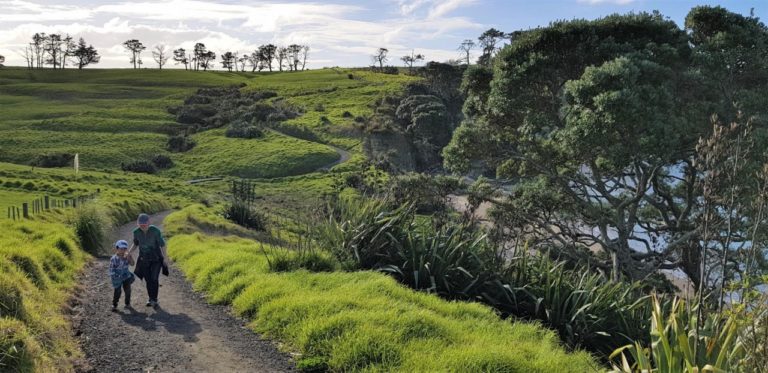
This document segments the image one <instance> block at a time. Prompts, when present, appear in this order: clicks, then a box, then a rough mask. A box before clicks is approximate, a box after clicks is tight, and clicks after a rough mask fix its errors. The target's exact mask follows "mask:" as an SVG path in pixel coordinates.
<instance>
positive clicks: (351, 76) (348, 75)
mask: <svg viewBox="0 0 768 373" xmlns="http://www.w3.org/2000/svg"><path fill="white" fill-rule="evenodd" d="M347 79H355V75H354V74H347Z"/></svg>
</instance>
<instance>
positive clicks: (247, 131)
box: [224, 121, 264, 139]
mask: <svg viewBox="0 0 768 373" xmlns="http://www.w3.org/2000/svg"><path fill="white" fill-rule="evenodd" d="M224 135H225V136H227V137H232V138H241V139H257V138H261V137H264V131H262V130H261V128H260V126H258V125H255V124H249V123H247V122H242V121H237V122H233V123H232V124H230V125H229V127H227V131H226V132H225V133H224Z"/></svg>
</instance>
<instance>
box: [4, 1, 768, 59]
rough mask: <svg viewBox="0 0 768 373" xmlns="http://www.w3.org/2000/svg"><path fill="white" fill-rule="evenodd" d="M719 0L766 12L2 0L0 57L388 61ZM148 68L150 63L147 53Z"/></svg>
mask: <svg viewBox="0 0 768 373" xmlns="http://www.w3.org/2000/svg"><path fill="white" fill-rule="evenodd" d="M703 4H709V5H722V6H724V7H726V8H728V9H730V10H732V11H735V12H739V13H742V14H748V13H749V11H750V8H755V15H757V16H758V17H760V18H761V19H765V18H766V17H768V1H765V0H762V1H761V0H731V1H719V2H716V1H686V0H667V1H662V0H655V1H654V0H532V1H522V0H506V1H505V0H378V1H351V0H330V1H313V0H307V1H280V0H272V1H236V0H217V1H208V0H170V1H151V0H139V1H132V2H127V1H99V2H94V1H90V2H89V1H73V0H62V1H48V0H0V55H4V56H6V64H8V65H23V64H24V60H23V59H22V57H21V56H20V53H19V51H20V50H21V49H23V48H24V46H25V43H27V42H28V40H29V38H30V37H31V35H32V34H34V33H35V32H37V31H44V32H47V33H51V32H59V33H69V34H71V35H73V36H75V37H83V38H85V40H86V41H87V42H89V43H91V44H93V45H94V46H95V47H96V48H97V49H99V51H100V52H101V54H102V55H103V58H102V63H100V64H99V65H98V67H128V57H127V54H126V53H125V51H124V49H123V48H122V46H121V43H122V42H123V41H125V40H127V39H131V38H137V39H139V40H141V41H142V42H143V43H144V44H145V45H147V46H148V47H149V48H148V49H151V48H152V47H154V46H155V45H158V44H164V45H167V46H168V47H169V48H177V47H185V48H188V49H189V48H191V47H192V45H194V43H195V42H197V41H201V42H203V43H205V44H206V45H207V46H208V47H209V48H211V49H212V50H214V51H215V52H217V54H220V53H222V52H224V51H228V50H229V51H233V52H234V51H237V52H239V53H240V54H243V53H245V52H249V51H251V50H253V49H254V48H255V47H257V46H258V45H260V44H265V43H274V44H280V45H286V44H290V43H298V44H308V45H309V46H310V48H311V50H310V57H309V63H308V67H310V68H320V67H324V66H366V65H369V64H370V54H371V53H372V52H373V51H374V50H375V49H376V48H378V47H385V48H388V49H389V50H390V51H391V52H390V55H391V56H392V61H391V62H390V63H392V64H399V63H400V61H399V57H400V56H403V55H405V54H410V52H411V50H415V51H416V53H422V54H425V55H426V57H427V60H436V61H445V60H448V59H451V58H458V57H459V53H458V52H457V51H456V47H457V46H458V44H459V43H460V42H461V40H463V39H467V38H476V37H477V36H478V35H479V34H480V33H481V32H482V31H483V30H486V29H488V28H490V27H495V28H497V29H500V30H502V31H506V32H509V31H514V30H519V29H528V28H533V27H536V26H542V25H546V24H548V23H549V22H551V21H553V20H558V19H573V18H587V19H593V18H597V17H600V16H604V15H607V14H611V13H626V12H630V11H652V10H659V11H661V13H662V14H664V15H665V16H668V17H669V18H671V19H672V20H674V21H675V22H677V23H678V24H682V22H683V19H684V18H685V15H686V14H687V12H688V11H689V10H690V9H691V7H693V6H695V5H703ZM143 59H144V61H145V63H146V65H145V66H152V65H153V64H152V60H151V57H150V54H149V51H147V52H145V53H144V56H143Z"/></svg>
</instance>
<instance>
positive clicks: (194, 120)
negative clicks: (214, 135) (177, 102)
mask: <svg viewBox="0 0 768 373" xmlns="http://www.w3.org/2000/svg"><path fill="white" fill-rule="evenodd" d="M193 97H194V96H193ZM216 113H217V110H216V108H215V107H214V106H212V105H207V104H192V105H184V106H182V107H181V108H180V109H179V110H178V111H177V113H176V121H177V122H179V123H183V124H206V123H208V120H209V119H210V118H211V117H213V116H214V115H216Z"/></svg>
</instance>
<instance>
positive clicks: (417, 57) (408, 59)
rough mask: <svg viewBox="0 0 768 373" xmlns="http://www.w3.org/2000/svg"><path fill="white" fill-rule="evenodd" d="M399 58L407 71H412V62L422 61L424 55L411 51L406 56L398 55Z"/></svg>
mask: <svg viewBox="0 0 768 373" xmlns="http://www.w3.org/2000/svg"><path fill="white" fill-rule="evenodd" d="M400 60H401V61H403V64H405V67H407V68H408V71H411V72H412V71H413V64H414V63H416V62H419V61H424V55H423V54H413V52H411V54H410V55H408V56H402V57H400Z"/></svg>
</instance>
